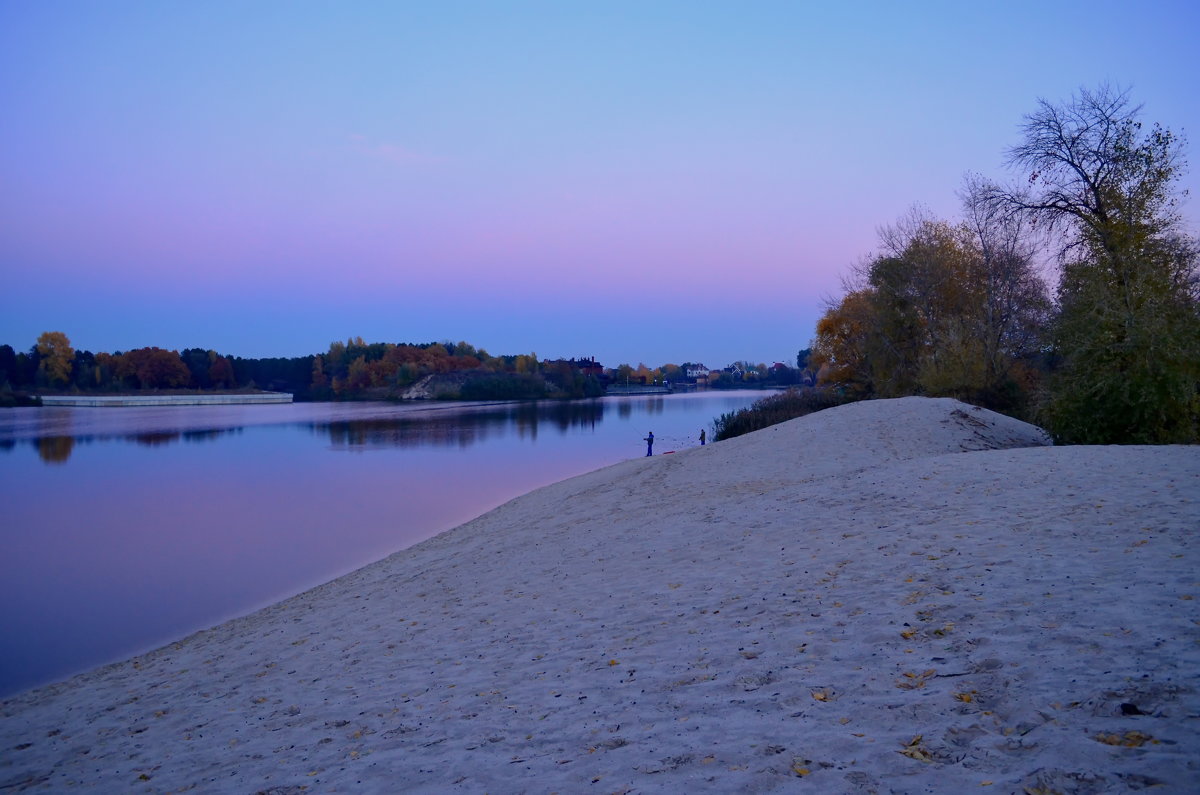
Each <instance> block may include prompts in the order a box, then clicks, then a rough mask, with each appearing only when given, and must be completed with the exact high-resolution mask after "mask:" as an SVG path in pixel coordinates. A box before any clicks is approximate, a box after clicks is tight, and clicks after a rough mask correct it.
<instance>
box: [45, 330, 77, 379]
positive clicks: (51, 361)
mask: <svg viewBox="0 0 1200 795" xmlns="http://www.w3.org/2000/svg"><path fill="white" fill-rule="evenodd" d="M37 351H38V355H39V356H41V357H42V361H41V364H39V365H38V367H39V368H41V370H42V371H43V372H44V373H45V375H46V380H47V381H48V382H49V383H50V384H54V383H56V382H57V383H62V384H68V383H70V381H71V367H72V366H73V364H74V363H75V349H74V348H72V347H71V341H70V340H69V339H67V335H66V334H63V333H62V332H61V331H45V332H42V335H41V336H39V337H38V339H37Z"/></svg>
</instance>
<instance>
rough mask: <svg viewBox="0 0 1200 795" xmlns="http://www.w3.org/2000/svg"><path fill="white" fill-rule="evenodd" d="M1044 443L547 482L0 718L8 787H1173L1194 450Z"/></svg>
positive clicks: (849, 411) (844, 436) (943, 437)
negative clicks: (372, 561) (381, 557)
mask: <svg viewBox="0 0 1200 795" xmlns="http://www.w3.org/2000/svg"><path fill="white" fill-rule="evenodd" d="M1042 442H1043V440H1042V437H1041V434H1040V432H1038V431H1037V430H1036V429H1035V428H1032V427H1031V426H1028V425H1024V424H1022V423H1019V422H1016V421H1015V420H1011V419H1008V418H1005V417H1001V416H999V415H996V414H992V413H990V412H985V411H981V410H978V409H972V408H969V407H967V406H964V405H962V404H959V403H956V402H954V401H949V400H927V399H920V398H908V399H903V400H896V401H876V402H870V403H859V404H853V405H849V406H844V407H841V408H837V409H832V410H829V411H825V412H821V413H819V414H816V415H812V416H810V417H806V418H803V419H800V420H795V421H793V422H790V423H786V424H784V425H781V426H776V427H774V428H769V429H767V430H765V431H762V432H759V433H756V434H752V435H749V436H745V437H741V438H739V439H734V440H731V441H728V442H722V443H720V444H716V445H710V446H708V447H705V448H700V449H696V450H692V451H689V452H686V453H680V454H676V455H670V456H659V457H655V458H651V459H638V460H633V461H628V462H625V463H622V464H618V465H616V466H613V467H609V468H607V469H603V470H600V471H598V472H594V473H591V474H588V475H584V476H582V477H578V478H574V479H571V480H568V481H564V482H562V483H559V484H556V485H553V486H550V487H547V488H544V489H541V490H539V491H536V492H534V493H532V494H529V495H526V496H524V497H521V498H519V499H517V500H514V501H512V502H510V503H508V504H506V505H504V506H502V507H500V508H498V509H497V510H495V511H492V512H491V513H489V514H486V515H485V516H483V517H480V518H479V519H477V520H475V521H473V522H470V523H468V524H466V525H464V526H462V527H460V528H457V529H456V530H453V531H451V532H448V533H445V534H443V535H441V536H438V537H437V538H434V539H432V540H430V541H428V542H425V543H423V544H421V545H419V546H417V547H414V548H412V549H410V550H406V551H404V552H401V553H398V554H396V555H394V556H392V557H390V558H388V559H386V560H384V561H381V562H379V563H377V564H374V565H372V566H368V567H366V568H364V569H362V570H360V571H358V572H355V573H353V574H350V575H347V576H346V577H343V578H341V579H339V580H336V581H334V582H332V583H329V584H328V585H325V586H323V587H321V588H317V589H315V590H313V591H310V592H308V593H306V594H303V595H301V596H298V597H296V598H294V599H291V600H288V601H286V602H283V603H281V604H278V605H275V606H273V607H271V608H268V609H266V610H263V611H261V612H259V613H256V614H254V615H251V616H249V617H246V618H243V619H239V620H235V621H231V622H229V623H226V624H223V625H221V626H219V627H216V628H214V629H212V630H209V631H206V632H201V633H198V634H196V635H194V636H192V637H190V638H187V639H186V640H183V641H181V642H180V643H177V644H174V645H172V646H170V647H167V648H164V649H161V650H159V651H157V652H154V653H152V654H148V655H145V656H143V657H139V658H136V659H134V660H131V661H129V662H125V663H120V664H117V665H113V666H108V667H106V668H102V669H98V670H96V671H93V672H91V673H87V674H84V675H81V676H78V677H75V678H74V679H72V680H70V681H68V682H66V683H64V684H61V685H56V686H52V687H47V688H43V689H40V690H35V691H31V692H28V693H25V694H22V695H19V696H17V697H15V698H13V699H11V700H9V701H7V702H4V703H3V704H2V705H0V790H3V791H12V790H22V789H25V788H30V789H46V790H52V791H63V790H67V789H72V788H76V787H90V788H95V789H98V790H102V791H109V792H134V791H142V790H144V791H156V792H158V791H181V790H195V791H205V792H212V791H216V792H239V793H252V792H258V791H264V790H265V791H268V792H276V793H285V792H302V791H308V792H331V791H350V792H362V791H374V792H389V791H400V790H405V791H421V792H447V791H469V792H483V791H488V792H511V791H530V792H552V791H560V792H580V791H591V792H655V791H676V792H678V791H748V792H753V791H770V790H778V791H783V790H788V791H791V790H797V789H799V790H807V791H813V792H889V791H894V792H926V791H929V792H971V791H977V790H978V791H983V792H1021V791H1022V790H1023V789H1025V788H1028V791H1031V792H1064V793H1069V792H1121V791H1126V790H1137V789H1141V788H1144V787H1146V786H1148V785H1151V784H1155V783H1162V784H1164V785H1165V786H1164V787H1162V788H1160V789H1157V790H1155V791H1160V792H1165V791H1169V792H1186V791H1195V790H1194V788H1195V786H1196V782H1197V781H1200V694H1198V693H1197V689H1196V688H1197V682H1198V676H1197V675H1198V674H1200V643H1198V641H1200V626H1198V619H1200V610H1198V609H1197V601H1196V599H1194V598H1193V597H1197V596H1200V566H1198V565H1197V564H1198V563H1200V558H1198V555H1197V549H1196V540H1195V536H1196V530H1197V527H1196V526H1197V518H1198V517H1200V506H1198V504H1197V503H1198V502H1200V448H1194V447H1158V448H1149V447H1122V448H1118V447H1091V448H1055V447H1044V446H1039V445H1041V444H1042ZM1006 448H1007V449H1006Z"/></svg>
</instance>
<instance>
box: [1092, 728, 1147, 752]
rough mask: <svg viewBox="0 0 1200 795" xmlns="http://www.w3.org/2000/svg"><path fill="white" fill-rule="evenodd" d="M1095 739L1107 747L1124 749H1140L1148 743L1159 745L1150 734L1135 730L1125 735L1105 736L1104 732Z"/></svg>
mask: <svg viewBox="0 0 1200 795" xmlns="http://www.w3.org/2000/svg"><path fill="white" fill-rule="evenodd" d="M1094 739H1095V740H1096V741H1097V742H1101V743H1104V744H1105V745H1119V746H1121V747H1123V748H1140V747H1141V746H1143V745H1145V744H1146V743H1154V744H1156V745H1157V744H1158V740H1155V739H1154V738H1153V737H1151V736H1150V735H1149V734H1143V733H1142V732H1140V731H1137V730H1134V731H1131V732H1125V734H1124V735H1121V734H1104V733H1103V732H1102V733H1100V734H1097V735H1096V737H1095V738H1094Z"/></svg>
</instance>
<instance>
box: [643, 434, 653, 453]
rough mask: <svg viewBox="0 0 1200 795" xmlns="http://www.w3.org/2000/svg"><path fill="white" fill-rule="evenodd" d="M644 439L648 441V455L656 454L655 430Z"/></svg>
mask: <svg viewBox="0 0 1200 795" xmlns="http://www.w3.org/2000/svg"><path fill="white" fill-rule="evenodd" d="M643 441H644V442H645V443H646V455H654V431H650V435H649V436H647V437H646V438H645V439H644V440H643Z"/></svg>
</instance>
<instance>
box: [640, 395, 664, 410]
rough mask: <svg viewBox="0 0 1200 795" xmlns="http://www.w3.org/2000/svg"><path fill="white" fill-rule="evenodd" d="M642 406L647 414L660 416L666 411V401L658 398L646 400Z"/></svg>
mask: <svg viewBox="0 0 1200 795" xmlns="http://www.w3.org/2000/svg"><path fill="white" fill-rule="evenodd" d="M642 406H643V408H645V410H646V413H647V414H662V413H663V412H664V411H666V408H667V401H666V399H665V398H660V397H654V398H646V400H645V402H644V403H643V404H642Z"/></svg>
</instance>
